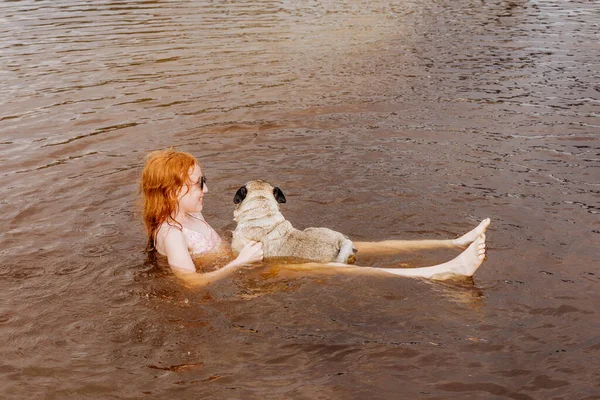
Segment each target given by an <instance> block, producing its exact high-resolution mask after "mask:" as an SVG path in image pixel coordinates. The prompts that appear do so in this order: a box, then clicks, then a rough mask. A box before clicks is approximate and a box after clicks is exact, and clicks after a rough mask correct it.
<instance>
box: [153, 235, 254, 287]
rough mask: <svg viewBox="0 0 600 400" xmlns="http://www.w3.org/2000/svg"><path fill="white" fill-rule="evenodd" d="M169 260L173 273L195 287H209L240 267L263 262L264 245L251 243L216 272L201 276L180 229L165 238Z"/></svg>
mask: <svg viewBox="0 0 600 400" xmlns="http://www.w3.org/2000/svg"><path fill="white" fill-rule="evenodd" d="M165 250H166V253H167V260H168V262H169V265H170V266H171V269H172V270H173V272H174V273H175V274H176V275H177V276H178V277H179V278H181V279H183V280H184V281H185V282H186V283H188V284H191V285H193V286H199V285H207V284H209V283H211V282H214V281H216V280H219V279H222V278H225V277H227V276H230V275H231V274H232V273H233V272H235V271H236V270H238V269H239V268H240V267H242V266H244V265H248V264H252V263H254V262H256V261H261V260H262V258H263V250H262V243H259V242H250V243H248V244H247V245H246V246H244V248H243V249H242V251H241V252H240V254H239V255H238V256H237V258H236V259H235V260H233V261H231V262H230V263H229V264H227V265H225V266H224V267H223V268H220V269H218V270H216V271H212V272H208V273H204V274H199V273H197V272H196V266H195V265H194V261H193V260H192V257H191V256H190V253H189V251H188V249H187V244H186V241H185V237H184V236H183V232H181V231H180V230H178V229H171V230H169V232H168V234H167V235H166V237H165Z"/></svg>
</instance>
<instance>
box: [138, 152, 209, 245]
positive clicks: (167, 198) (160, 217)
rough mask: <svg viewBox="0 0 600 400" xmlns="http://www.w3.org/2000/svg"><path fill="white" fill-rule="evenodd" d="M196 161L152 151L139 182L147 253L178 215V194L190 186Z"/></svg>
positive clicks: (186, 157) (189, 155) (177, 153)
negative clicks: (163, 227)
mask: <svg viewBox="0 0 600 400" xmlns="http://www.w3.org/2000/svg"><path fill="white" fill-rule="evenodd" d="M196 164H198V161H197V160H196V158H195V157H194V156H193V155H191V154H189V153H185V152H182V151H175V150H172V149H168V150H158V151H153V152H151V153H150V154H148V155H147V156H146V165H145V166H144V171H143V172H142V180H141V181H140V192H141V194H142V216H143V219H144V224H145V225H146V231H147V233H148V250H154V238H155V235H156V231H157V230H158V228H159V227H160V225H161V224H162V223H163V222H165V221H167V222H169V223H170V222H174V223H175V224H177V225H180V224H179V223H177V221H174V220H173V217H172V216H173V215H175V214H177V212H178V203H179V201H178V199H177V192H179V190H180V189H181V188H182V187H183V185H185V184H186V183H187V182H188V179H189V174H190V169H193V168H194V165H196Z"/></svg>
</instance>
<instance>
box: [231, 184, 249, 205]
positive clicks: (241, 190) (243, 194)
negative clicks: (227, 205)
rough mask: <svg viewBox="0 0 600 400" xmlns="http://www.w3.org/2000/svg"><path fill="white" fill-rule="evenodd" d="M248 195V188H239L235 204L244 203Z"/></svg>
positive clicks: (234, 197)
mask: <svg viewBox="0 0 600 400" xmlns="http://www.w3.org/2000/svg"><path fill="white" fill-rule="evenodd" d="M247 194H248V189H246V186H242V187H241V188H239V189H238V191H237V192H235V196H233V202H234V204H240V203H241V202H242V201H244V199H245V198H246V195H247Z"/></svg>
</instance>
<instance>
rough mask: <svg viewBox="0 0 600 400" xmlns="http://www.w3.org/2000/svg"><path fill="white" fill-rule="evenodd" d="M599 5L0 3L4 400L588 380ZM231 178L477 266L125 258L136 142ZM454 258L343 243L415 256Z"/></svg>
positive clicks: (572, 385)
mask: <svg viewBox="0 0 600 400" xmlns="http://www.w3.org/2000/svg"><path fill="white" fill-rule="evenodd" d="M599 14H600V4H599V3H598V2H596V1H584V0H580V1H562V0H548V1H524V0H513V1H500V0H492V1H488V2H481V1H474V0H473V1H468V0H457V1H450V0H424V1H382V0H375V1H353V2H349V1H334V0H314V1H304V2H300V1H271V0H268V1H246V2H213V1H182V0H173V1H141V0H140V1H127V2H125V1H81V0H69V1H62V2H51V1H30V0H27V1H6V2H3V3H1V4H0V21H2V24H0V33H1V37H2V39H0V74H1V75H0V76H1V79H0V93H1V95H0V96H1V97H0V100H1V108H0V133H1V138H0V187H1V190H2V197H1V199H0V212H1V215H2V220H3V226H4V229H2V231H1V232H0V266H1V267H0V276H1V280H0V282H1V285H2V286H1V289H2V290H0V299H1V301H0V326H1V328H2V329H1V332H2V336H1V337H2V339H3V340H2V344H0V359H1V360H2V362H0V384H1V386H2V388H3V396H6V397H7V398H24V399H25V398H26V399H31V398H47V399H55V398H56V399H63V398H132V399H133V398H157V399H158V398H167V397H173V396H177V397H179V398H198V397H205V398H244V399H254V398H256V399H265V398H274V399H276V398H294V399H296V398H297V399H305V398H306V399H346V398H357V399H362V398H370V399H379V398H382V399H383V398H385V399H391V398H399V397H406V398H426V399H448V398H457V399H465V398H485V399H500V398H511V399H592V398H600V384H599V382H600V374H599V373H598V371H599V370H600V364H599V362H598V360H599V359H600V358H599V355H600V317H599V316H598V309H599V305H600V295H599V288H600V269H599V268H598V266H599V261H600V253H599V252H598V244H599V243H600V242H599V237H600V219H599V212H600V204H599V197H600V196H599V194H600V173H599V169H598V167H599V161H600V145H599V144H598V143H599V142H598V136H599V134H600V119H599V118H598V117H599V114H600V104H599V103H600V97H599V92H600V86H599V82H600V61H599V60H600V45H599V41H598V32H600V26H599V25H600V23H599V21H600V20H599V19H598V17H599ZM171 145H174V146H177V147H178V148H180V149H182V150H185V151H189V152H191V153H193V154H195V155H196V156H198V157H199V158H200V159H201V160H202V162H203V164H204V171H205V173H206V174H207V176H208V177H209V187H210V193H209V195H208V197H207V198H206V206H205V216H206V218H207V219H208V220H209V222H211V223H212V224H213V226H214V227H215V228H216V229H218V230H219V231H220V232H221V233H223V234H224V235H226V234H227V231H229V230H231V229H232V228H233V226H234V225H233V222H232V221H231V218H232V210H233V204H232V202H231V200H232V198H233V194H234V193H235V190H236V189H237V188H238V187H239V186H241V185H242V184H243V183H244V182H246V181H247V180H249V179H254V178H262V179H266V180H268V181H270V182H273V183H276V184H277V185H278V186H280V187H281V188H282V189H283V191H284V192H285V194H286V197H287V198H288V203H287V204H285V205H284V207H283V212H284V214H285V215H286V216H287V218H288V219H289V220H290V221H292V222H293V223H294V224H295V225H296V226H297V227H300V228H302V227H307V226H328V227H330V228H334V229H337V230H340V231H343V232H345V233H347V234H348V235H350V236H351V237H353V238H355V239H358V240H367V239H384V238H390V237H398V238H414V239H419V238H446V237H455V236H457V235H458V234H460V233H463V232H466V231H467V230H469V229H470V228H471V227H473V226H475V225H476V223H477V222H478V221H479V220H481V219H483V218H485V217H487V216H490V217H491V218H492V219H493V226H492V228H491V229H490V230H489V235H488V239H489V242H488V243H489V248H490V251H489V257H488V260H487V262H486V263H485V264H484V265H483V267H482V268H481V270H480V271H479V272H478V273H477V275H476V276H475V278H474V281H473V282H468V281H467V282H455V283H430V282H424V281H421V280H412V279H401V278H388V277H382V276H350V275H344V276H335V275H316V274H308V273H302V272H298V271H286V270H277V269H274V268H271V267H268V266H262V267H257V268H251V269H247V270H244V271H243V273H240V274H239V275H238V276H236V277H235V278H234V279H233V280H231V281H227V282H221V283H218V284H216V285H214V286H212V287H210V288H208V289H202V290H199V289H189V288H185V287H183V286H182V285H181V284H180V283H179V282H178V281H176V280H175V278H174V277H173V276H172V275H171V274H170V272H169V270H168V269H167V268H164V266H162V265H158V266H156V265H154V266H153V265H151V264H149V263H147V262H146V257H145V254H144V251H143V250H144V247H145V239H144V232H143V227H142V224H141V223H140V221H139V219H140V218H139V217H140V216H139V212H138V211H137V179H138V176H139V174H140V170H141V165H142V162H143V157H144V155H145V154H146V153H147V152H148V151H151V150H154V149H158V148H164V147H167V146H171ZM452 256H453V254H451V253H447V252H433V253H430V254H422V253H416V254H407V255H404V256H400V257H395V258H391V259H384V260H376V259H366V258H360V257H359V260H358V263H359V264H371V265H373V264H374V265H379V266H383V265H386V266H389V265H417V266H423V265H428V264H431V263H435V262H440V261H445V260H447V259H449V258H450V257H452Z"/></svg>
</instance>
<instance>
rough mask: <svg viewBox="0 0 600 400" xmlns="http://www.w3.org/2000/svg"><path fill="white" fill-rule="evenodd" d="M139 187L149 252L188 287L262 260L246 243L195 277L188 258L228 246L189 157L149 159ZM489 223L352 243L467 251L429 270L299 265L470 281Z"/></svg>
mask: <svg viewBox="0 0 600 400" xmlns="http://www.w3.org/2000/svg"><path fill="white" fill-rule="evenodd" d="M140 186H141V187H140V189H141V192H142V197H143V218H144V223H145V225H146V230H147V232H148V250H149V251H156V252H158V253H159V254H161V255H164V256H166V257H167V260H168V263H169V265H170V266H171V268H172V270H173V272H175V273H176V274H177V275H178V276H180V277H182V278H183V279H184V280H186V281H187V282H189V283H193V284H207V283H210V282H212V281H215V280H218V279H221V278H223V277H226V276H229V275H231V273H232V272H234V271H235V270H237V269H239V268H240V267H242V266H244V265H248V264H252V263H254V262H257V261H261V260H262V258H263V252H262V244H261V243H257V242H250V243H248V244H247V245H246V246H245V247H244V248H243V249H242V251H241V252H240V253H239V255H238V256H237V257H236V258H235V259H234V260H233V261H231V262H229V263H228V264H227V265H225V266H224V267H222V268H220V269H218V270H216V271H213V272H208V273H202V274H198V273H196V268H195V265H194V261H193V259H192V256H195V257H196V256H202V257H206V256H209V255H214V254H222V253H226V252H227V245H225V244H224V243H223V242H222V241H221V238H220V237H219V235H218V234H217V232H216V231H215V230H214V229H213V228H212V227H211V226H210V225H209V224H208V223H207V222H206V221H205V220H204V217H203V216H202V208H203V204H204V195H205V194H206V193H208V186H207V184H206V178H205V177H204V175H203V174H202V169H201V168H200V165H199V164H198V161H197V160H196V159H195V158H194V156H192V155H191V154H189V153H185V152H179V151H174V150H160V151H155V152H152V153H150V154H149V155H148V157H147V159H146V165H145V167H144V171H143V172H142V180H141V185H140ZM489 223H490V220H489V219H485V220H483V221H482V222H481V223H480V224H479V226H477V227H476V228H475V229H473V230H472V231H470V232H469V233H467V234H465V235H463V236H461V237H460V238H458V239H454V240H413V241H403V240H386V241H383V242H355V243H354V245H355V247H356V248H357V249H358V251H359V254H393V253H397V252H400V251H406V250H417V249H433V248H440V247H447V248H459V249H465V248H466V250H464V251H463V252H462V253H461V254H460V255H459V256H458V257H456V258H455V259H453V260H451V261H448V262H446V263H444V264H440V265H435V266H433V267H423V268H397V269H396V268H371V267H357V266H349V265H346V264H334V263H330V264H318V263H311V264H303V267H309V268H316V267H324V266H328V267H344V268H343V270H344V271H347V272H352V273H355V272H359V273H364V272H380V273H387V274H393V275H400V276H410V277H422V278H433V279H446V278H450V277H453V276H472V275H473V274H474V273H475V271H476V270H477V268H479V266H480V265H481V263H482V262H483V260H484V258H485V231H486V229H487V227H488V225H489Z"/></svg>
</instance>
